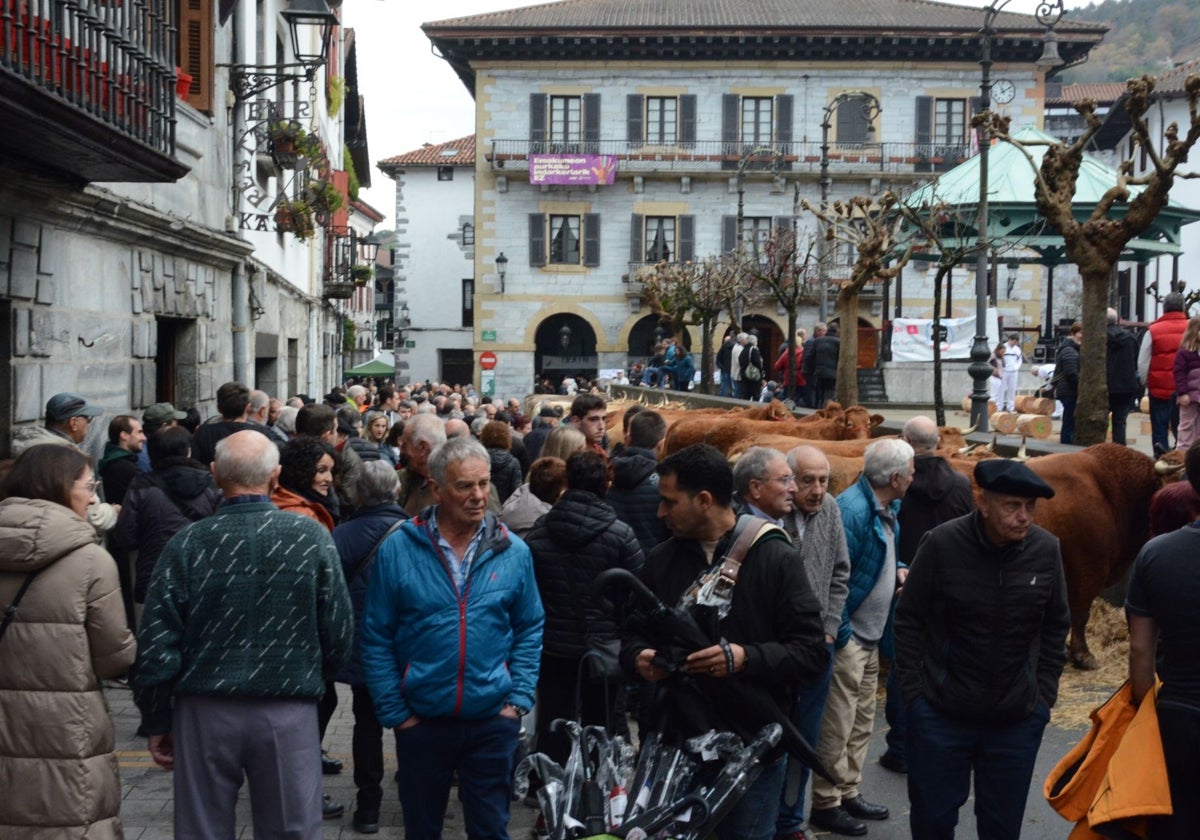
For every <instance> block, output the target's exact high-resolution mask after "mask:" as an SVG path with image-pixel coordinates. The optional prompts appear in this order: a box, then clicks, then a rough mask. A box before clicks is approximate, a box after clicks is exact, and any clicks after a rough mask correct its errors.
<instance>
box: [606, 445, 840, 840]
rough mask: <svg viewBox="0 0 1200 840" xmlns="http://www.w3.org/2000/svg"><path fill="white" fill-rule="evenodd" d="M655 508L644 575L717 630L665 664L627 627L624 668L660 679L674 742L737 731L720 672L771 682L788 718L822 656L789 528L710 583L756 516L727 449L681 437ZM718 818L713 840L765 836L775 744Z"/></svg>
mask: <svg viewBox="0 0 1200 840" xmlns="http://www.w3.org/2000/svg"><path fill="white" fill-rule="evenodd" d="M658 475H659V482H658V493H659V497H660V499H661V503H660V508H659V513H660V515H661V516H662V517H663V519H664V520H665V521H666V524H667V528H668V530H669V531H670V532H671V535H672V536H671V538H670V539H668V540H667V541H666V542H664V543H662V544H661V545H659V546H658V547H657V548H656V549H654V551H653V552H652V554H651V556H650V559H649V560H648V561H647V563H646V568H645V570H644V571H643V575H642V577H643V580H644V581H645V582H646V585H647V586H649V587H650V589H651V590H653V591H654V593H655V594H656V595H657V596H658V597H659V598H660V599H662V601H663V602H664V603H666V604H670V605H676V604H680V603H686V604H690V605H692V607H691V608H692V612H693V614H694V615H696V616H697V618H698V620H700V621H701V622H703V623H705V624H708V625H709V626H710V629H711V630H712V631H713V635H712V638H713V639H714V640H716V639H720V640H721V642H719V643H714V644H712V645H709V646H707V647H704V648H701V649H700V650H696V651H692V652H690V653H689V654H687V656H686V657H685V658H684V659H683V661H682V662H679V663H671V664H672V670H668V669H667V668H666V667H664V664H666V663H663V662H662V660H661V659H656V656H657V655H658V650H657V648H656V644H655V642H654V641H652V640H651V639H650V638H648V636H647V635H646V634H644V632H643V630H642V629H641V628H638V627H637V626H633V625H632V624H631V626H628V627H627V628H626V630H627V633H626V635H625V639H624V644H623V645H622V650H621V662H622V665H623V666H624V667H625V669H626V671H628V672H631V673H636V674H637V675H638V676H639V677H640V678H641V679H643V680H645V681H646V682H649V683H654V684H656V685H658V686H659V691H658V697H657V698H656V702H655V713H656V714H655V720H657V721H661V724H662V725H661V726H660V727H659V728H660V730H661V731H662V732H663V735H664V737H665V738H666V739H667V740H668V741H670V742H673V743H679V742H681V741H682V740H683V739H685V738H688V737H690V736H693V735H698V734H701V733H703V732H705V731H707V730H708V729H711V728H716V729H721V730H733V731H739V730H745V729H746V728H747V727H746V726H745V721H744V719H741V717H740V712H741V711H742V709H741V707H739V708H738V709H736V710H735V709H732V708H729V707H728V706H727V705H725V706H723V705H720V704H718V702H717V701H716V700H715V698H714V695H716V694H718V692H716V691H715V690H714V689H716V688H717V687H718V686H717V683H718V682H719V681H720V680H738V681H744V682H745V683H747V684H752V685H757V686H760V687H761V688H763V689H765V690H766V691H767V692H769V693H770V696H771V698H772V699H773V701H774V703H775V705H776V707H777V708H778V712H779V715H780V717H788V716H789V715H790V713H791V708H792V704H793V702H794V701H795V698H796V693H797V691H798V690H799V688H800V686H801V685H802V684H805V683H808V682H811V681H813V680H815V679H817V678H818V677H819V676H820V675H821V674H822V673H823V672H824V670H825V667H826V665H827V663H828V661H829V652H828V650H827V649H826V647H825V637H824V633H823V631H822V628H821V608H820V605H819V604H818V603H817V599H816V596H815V595H814V594H813V591H812V587H811V586H810V585H809V583H808V578H807V576H806V575H805V573H804V569H803V568H802V566H801V565H800V562H799V558H798V557H797V554H796V550H795V548H793V547H792V544H791V541H790V540H789V539H788V537H787V534H786V533H785V532H784V531H783V530H780V529H775V528H771V527H770V526H769V525H768V526H765V527H766V528H767V529H768V533H766V534H764V535H762V536H760V537H759V538H758V540H757V541H756V542H755V543H754V545H753V546H751V548H750V549H749V551H748V552H747V554H746V557H745V559H744V562H743V563H742V565H741V569H740V573H739V575H738V578H737V583H736V585H735V586H734V587H733V588H732V594H730V595H726V596H725V597H722V588H721V587H711V586H709V584H711V583H712V582H713V581H714V580H715V578H716V576H717V573H718V572H719V571H720V570H721V567H722V565H723V562H722V560H723V558H724V557H725V555H726V554H727V553H728V551H729V549H730V548H731V546H732V544H733V540H734V539H735V532H737V527H735V526H739V527H746V526H747V524H749V526H750V527H756V528H757V527H758V526H760V525H762V522H761V521H760V520H755V519H753V518H752V517H743V518H742V520H741V522H740V525H739V519H738V517H737V516H735V514H734V512H733V508H732V506H731V505H732V498H733V473H732V471H731V469H730V467H729V464H728V462H727V461H726V460H725V456H724V455H722V454H721V453H720V452H719V451H718V450H717V449H715V448H713V447H711V446H708V445H707V444H697V445H694V446H689V447H687V448H685V449H682V450H680V451H679V452H676V453H675V454H673V455H671V456H670V457H668V458H666V459H664V460H663V462H662V463H660V464H659V466H658ZM765 761H766V766H765V769H764V770H763V773H762V775H761V776H760V777H759V778H758V780H757V781H756V782H755V783H754V784H753V785H752V786H751V787H750V789H749V791H748V792H747V793H746V795H745V796H743V797H742V799H741V801H740V802H739V803H738V805H737V806H736V807H735V808H734V810H733V812H732V813H730V815H729V816H728V817H726V819H725V820H724V821H722V823H721V825H720V826H718V828H717V836H718V838H721V840H728V838H734V837H736V838H742V839H743V840H770V838H771V837H772V836H773V835H774V831H775V818H776V815H777V813H778V810H779V798H780V794H781V792H782V789H783V782H784V761H783V758H782V757H781V754H780V751H776V752H775V753H773V754H772V755H770V756H768V757H767V759H766V760H765Z"/></svg>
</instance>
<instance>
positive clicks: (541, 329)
mask: <svg viewBox="0 0 1200 840" xmlns="http://www.w3.org/2000/svg"><path fill="white" fill-rule="evenodd" d="M533 340H534V344H535V347H536V349H535V352H534V360H533V364H534V369H535V370H536V371H537V377H538V381H541V380H542V379H549V380H550V382H551V383H552V384H553V385H554V387H555V388H557V387H558V385H559V383H561V382H562V381H563V378H564V377H567V376H572V377H574V378H575V381H576V382H577V383H579V384H580V385H583V383H584V381H586V380H589V379H594V378H595V377H596V376H597V374H598V373H599V359H598V358H597V356H596V333H595V332H593V330H592V326H591V324H589V323H588V322H587V321H585V320H584V319H583V318H580V317H579V316H578V315H572V314H571V313H569V312H562V313H559V314H557V315H551V316H550V317H549V318H547V319H546V320H544V321H542V323H541V324H539V325H538V328H537V332H536V333H535V334H534V339H533Z"/></svg>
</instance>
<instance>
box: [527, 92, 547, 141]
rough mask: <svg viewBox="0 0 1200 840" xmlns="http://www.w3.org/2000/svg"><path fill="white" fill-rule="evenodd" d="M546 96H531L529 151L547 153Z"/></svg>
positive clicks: (535, 94)
mask: <svg viewBox="0 0 1200 840" xmlns="http://www.w3.org/2000/svg"><path fill="white" fill-rule="evenodd" d="M545 145H546V94H544V93H531V94H529V151H530V152H532V153H533V154H539V153H541V152H544V151H546V149H545Z"/></svg>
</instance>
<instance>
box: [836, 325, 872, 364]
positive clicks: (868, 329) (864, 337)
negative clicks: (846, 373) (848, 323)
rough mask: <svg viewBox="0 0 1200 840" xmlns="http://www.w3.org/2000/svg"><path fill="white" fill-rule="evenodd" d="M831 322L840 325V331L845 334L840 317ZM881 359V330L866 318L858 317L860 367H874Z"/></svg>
mask: <svg viewBox="0 0 1200 840" xmlns="http://www.w3.org/2000/svg"><path fill="white" fill-rule="evenodd" d="M829 323H831V324H837V325H838V332H839V333H840V334H842V335H845V330H843V329H842V325H841V323H840V322H839V319H837V318H834V319H833V320H832V321H830V322H829ZM878 361H879V330H878V329H876V328H875V325H874V324H872V323H871V322H870V321H868V320H867V319H866V318H859V319H858V362H857V365H856V366H857V367H858V368H860V369H861V368H873V367H875V365H876V363H877V362H878Z"/></svg>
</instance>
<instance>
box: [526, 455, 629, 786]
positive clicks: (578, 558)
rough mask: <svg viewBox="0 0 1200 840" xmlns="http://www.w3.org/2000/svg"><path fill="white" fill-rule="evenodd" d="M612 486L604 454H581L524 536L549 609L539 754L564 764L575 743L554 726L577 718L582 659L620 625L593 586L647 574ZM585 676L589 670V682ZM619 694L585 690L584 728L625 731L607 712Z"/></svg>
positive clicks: (615, 685)
mask: <svg viewBox="0 0 1200 840" xmlns="http://www.w3.org/2000/svg"><path fill="white" fill-rule="evenodd" d="M609 484H610V477H609V466H608V462H607V459H606V458H605V456H604V455H602V454H601V453H599V452H596V451H594V450H586V451H583V452H577V453H575V454H574V455H572V456H571V457H570V458H568V459H567V492H566V493H564V494H563V495H562V496H561V497H560V498H559V500H558V501H557V502H556V503H555V504H554V506H553V507H552V508H551V509H550V512H549V513H547V514H546V515H545V516H543V517H542V518H541V519H539V520H538V521H537V523H536V524H535V525H534V526H533V528H532V529H531V530H530V531H529V533H528V534H527V535H526V538H525V542H526V543H527V544H528V545H529V549H530V551H532V552H533V571H534V574H535V575H536V577H537V582H538V591H539V592H540V593H541V596H542V606H543V607H544V608H545V610H546V626H545V629H544V630H543V632H542V670H541V676H540V677H539V679H538V700H537V703H538V706H537V708H538V717H537V748H538V750H539V751H541V752H544V753H546V754H547V755H549V756H550V757H551V758H552V759H554V760H555V761H559V762H563V761H565V760H566V758H567V755H568V750H569V745H568V743H567V740H566V738H565V736H563V735H561V734H560V733H550V732H549V726H550V722H551V721H552V720H554V719H555V718H560V717H562V718H573V717H574V714H575V712H574V709H575V691H576V683H577V680H578V675H579V671H580V661H581V660H582V658H583V655H584V653H585V652H586V651H587V650H588V648H589V647H590V646H591V645H592V643H595V642H605V641H611V640H615V639H616V638H617V626H616V624H615V623H614V621H613V619H612V617H611V616H610V615H606V614H605V613H604V611H603V610H601V609H600V607H599V605H598V604H596V603H594V602H593V601H592V600H591V599H590V598H589V597H588V595H587V593H588V587H589V586H591V584H592V581H593V580H595V578H596V575H598V574H600V572H603V571H605V570H607V569H613V568H620V569H628V570H629V571H631V572H635V573H637V572H639V571H641V568H642V562H643V558H642V549H641V547H640V546H639V544H638V541H637V537H636V536H635V535H634V533H633V529H632V528H630V527H629V526H628V525H626V524H625V523H624V522H622V521H620V520H619V519H617V515H616V513H614V512H613V509H612V508H611V507H609V506H608V504H607V503H606V502H605V501H604V497H605V495H606V494H607V492H608V486H609ZM587 674H588V667H587V665H585V666H584V677H583V679H584V680H585V681H587V680H588V676H587ZM621 689H622V684H621V680H619V679H618V680H614V681H612V682H611V683H610V684H609V685H608V686H607V691H601V690H599V687H598V686H592V685H584V686H583V687H582V690H581V692H580V693H581V695H582V701H583V708H582V714H583V721H582V722H583V723H584V725H596V726H608V727H609V732H614V733H615V732H619V731H620V726H619V724H620V721H619V720H616V721H607V720H605V709H606V708H607V709H608V711H609V712H610V713H611V712H612V711H614V710H615V709H616V701H617V695H618V693H619V692H620V691H621ZM606 694H607V698H606ZM606 702H607V706H606Z"/></svg>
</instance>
